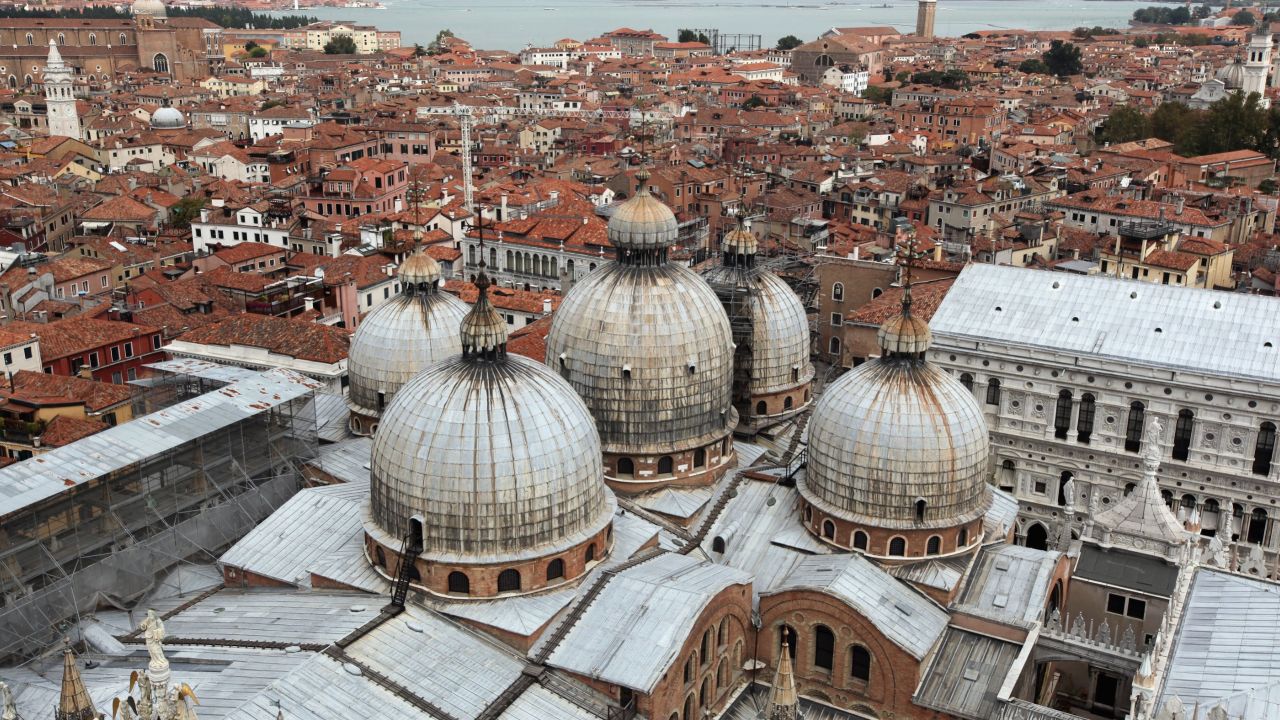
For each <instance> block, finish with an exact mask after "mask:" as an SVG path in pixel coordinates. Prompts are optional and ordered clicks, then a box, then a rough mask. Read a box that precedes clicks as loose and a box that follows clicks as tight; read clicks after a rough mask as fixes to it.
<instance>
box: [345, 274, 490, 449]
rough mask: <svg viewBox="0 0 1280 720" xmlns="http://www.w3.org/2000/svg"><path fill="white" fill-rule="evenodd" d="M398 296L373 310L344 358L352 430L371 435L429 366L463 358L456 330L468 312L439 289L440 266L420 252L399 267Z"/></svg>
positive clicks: (466, 307) (359, 329)
mask: <svg viewBox="0 0 1280 720" xmlns="http://www.w3.org/2000/svg"><path fill="white" fill-rule="evenodd" d="M398 277H399V278H400V293H399V294H398V295H396V296H395V297H393V298H391V299H390V300H388V301H386V302H384V303H382V304H381V305H379V306H378V307H376V308H374V309H373V311H372V312H370V313H369V315H368V316H366V317H365V319H364V321H363V322H361V323H360V326H359V327H358V328H356V332H355V336H354V337H352V339H351V349H350V351H349V352H348V353H347V376H348V378H349V379H350V390H349V393H348V398H347V404H348V406H349V407H350V408H351V412H352V423H351V426H352V430H353V431H355V432H356V433H358V434H362V435H363V434H370V433H372V432H373V431H374V429H375V426H376V424H377V423H378V418H379V417H380V416H381V414H382V412H383V410H384V409H385V408H386V407H387V405H388V404H389V403H390V402H391V400H392V398H393V397H394V396H395V394H396V393H397V392H398V391H399V390H400V388H401V387H402V386H403V385H404V384H405V383H407V382H409V381H410V380H411V379H413V377H414V376H416V375H417V374H418V373H420V372H422V371H423V370H424V369H426V368H427V367H428V366H430V365H432V364H434V363H437V362H439V361H441V360H444V359H445V358H449V357H452V356H454V355H457V354H458V353H460V352H462V344H461V341H460V340H459V338H458V325H459V323H461V322H462V319H463V317H464V316H466V314H467V310H468V306H467V304H466V303H465V302H463V301H462V300H459V299H458V298H456V297H454V296H453V295H451V294H449V293H447V292H442V291H441V290H440V289H439V281H440V266H439V265H438V264H437V263H436V261H435V260H433V259H432V258H431V257H430V256H428V255H426V254H425V253H422V252H418V253H415V254H413V255H410V256H409V257H408V258H407V259H406V260H405V262H404V263H403V264H402V265H401V266H400V269H399V273H398Z"/></svg>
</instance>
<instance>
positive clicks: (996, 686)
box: [915, 627, 1022, 720]
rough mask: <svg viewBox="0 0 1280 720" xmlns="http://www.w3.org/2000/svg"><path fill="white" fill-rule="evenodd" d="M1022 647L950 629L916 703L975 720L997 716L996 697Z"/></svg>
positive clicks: (925, 676)
mask: <svg viewBox="0 0 1280 720" xmlns="http://www.w3.org/2000/svg"><path fill="white" fill-rule="evenodd" d="M1021 650H1022V646H1021V645H1019V644H1018V643H1012V642H1008V641H1005V640H998V639H996V638H993V637H988V636H986V635H978V634H975V633H971V632H967V631H965V630H960V629H959V628H954V627H953V628H947V633H946V635H945V636H944V637H943V639H942V642H941V643H940V644H939V646H938V652H937V654H936V655H935V656H934V659H933V662H932V663H931V664H930V665H929V669H928V670H927V671H925V673H924V677H923V678H922V679H921V681H920V688H919V689H918V690H917V691H916V695H915V700H916V702H918V703H920V704H921V705H924V706H925V707H929V708H934V709H938V710H942V711H944V712H947V713H949V714H951V715H956V716H959V717H964V718H974V720H988V718H993V717H995V716H996V705H997V703H998V700H997V695H999V693H1000V687H1001V685H1003V684H1004V681H1005V678H1006V677H1007V676H1008V675H1009V670H1010V669H1011V668H1012V667H1013V665H1014V663H1015V662H1016V661H1017V658H1018V653H1019V652H1020V651H1021Z"/></svg>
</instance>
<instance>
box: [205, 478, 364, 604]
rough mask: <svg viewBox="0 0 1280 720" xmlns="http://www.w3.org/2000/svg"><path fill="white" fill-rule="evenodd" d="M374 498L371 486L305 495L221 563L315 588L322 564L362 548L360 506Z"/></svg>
mask: <svg viewBox="0 0 1280 720" xmlns="http://www.w3.org/2000/svg"><path fill="white" fill-rule="evenodd" d="M368 497H369V483H368V482H367V481H366V482H362V483H348V484H342V485H327V486H325V487H318V488H309V489H304V490H302V491H300V492H298V494H297V495H294V496H293V497H291V498H289V500H288V502H286V503H285V504H284V505H281V506H280V508H279V509H278V510H276V511H275V512H273V513H271V515H270V516H268V517H267V518H266V519H265V520H263V521H262V522H261V523H259V525H258V526H257V527H255V528H254V529H253V530H250V531H249V533H248V534H247V535H245V536H244V537H243V538H241V539H240V541H239V542H237V543H236V544H235V545H232V546H231V549H230V550H227V552H225V553H223V555H222V557H221V558H219V562H220V563H222V564H223V565H230V566H232V567H236V568H240V569H241V570H245V571H248V572H251V573H254V574H256V575H261V576H263V577H267V578H271V579H273V580H279V581H281V582H285V583H289V584H290V585H296V586H298V587H310V586H311V571H312V570H313V569H314V567H315V566H316V565H317V564H318V563H320V562H321V561H322V560H325V559H326V558H329V557H330V556H331V555H333V554H334V553H335V552H337V551H339V550H341V549H342V548H344V547H346V546H347V545H349V544H351V542H352V540H353V539H354V540H355V544H356V546H357V548H359V547H361V545H360V541H361V539H362V538H363V537H364V530H363V529H362V528H361V525H360V517H361V515H360V505H361V504H362V503H364V502H366V501H367V500H368ZM357 552H359V550H357ZM360 560H361V561H362V562H363V560H364V557H363V554H360ZM365 564H366V565H367V563H365Z"/></svg>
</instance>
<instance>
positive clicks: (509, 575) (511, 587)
mask: <svg viewBox="0 0 1280 720" xmlns="http://www.w3.org/2000/svg"><path fill="white" fill-rule="evenodd" d="M519 589H520V571H519V570H516V569H514V568H507V569H506V570H503V571H502V572H500V573H498V592H500V593H503V592H516V591H518V590H519Z"/></svg>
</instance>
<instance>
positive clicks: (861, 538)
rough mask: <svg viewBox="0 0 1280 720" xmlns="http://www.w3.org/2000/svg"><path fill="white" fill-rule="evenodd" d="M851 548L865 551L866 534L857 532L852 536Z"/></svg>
mask: <svg viewBox="0 0 1280 720" xmlns="http://www.w3.org/2000/svg"><path fill="white" fill-rule="evenodd" d="M853 547H854V548H855V549H857V550H863V551H865V550H866V549H867V534H866V533H864V532H862V531H861V530H859V531H858V532H856V533H854V534H853Z"/></svg>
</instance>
